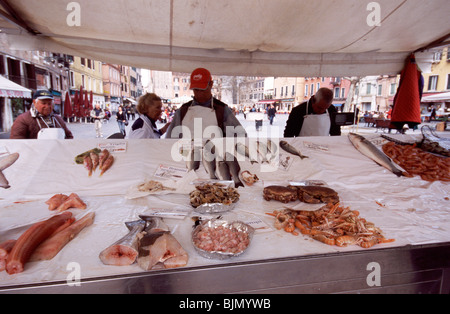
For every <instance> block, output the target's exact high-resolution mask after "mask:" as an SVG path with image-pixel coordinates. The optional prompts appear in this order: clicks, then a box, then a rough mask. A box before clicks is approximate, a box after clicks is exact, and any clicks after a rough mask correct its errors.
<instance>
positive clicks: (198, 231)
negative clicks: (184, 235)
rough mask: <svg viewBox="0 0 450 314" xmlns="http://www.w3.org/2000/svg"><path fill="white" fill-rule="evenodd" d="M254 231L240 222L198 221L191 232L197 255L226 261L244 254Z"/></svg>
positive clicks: (220, 220)
mask: <svg viewBox="0 0 450 314" xmlns="http://www.w3.org/2000/svg"><path fill="white" fill-rule="evenodd" d="M254 232H255V230H254V229H253V228H252V227H251V226H249V225H247V224H246V223H244V222H242V221H232V222H229V221H226V220H222V219H210V220H205V221H200V223H199V224H198V225H197V226H196V227H195V228H194V230H193V232H192V237H191V241H192V245H193V246H194V248H195V250H196V251H197V253H198V254H199V255H201V256H203V257H206V258H209V259H220V260H224V259H228V258H231V257H236V256H239V255H241V254H242V253H244V252H245V251H246V250H247V248H248V247H249V245H250V242H251V240H252V237H253V234H254Z"/></svg>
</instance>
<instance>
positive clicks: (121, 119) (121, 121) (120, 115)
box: [116, 106, 128, 138]
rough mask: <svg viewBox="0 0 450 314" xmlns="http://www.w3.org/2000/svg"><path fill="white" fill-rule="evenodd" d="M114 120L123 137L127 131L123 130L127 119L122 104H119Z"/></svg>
mask: <svg viewBox="0 0 450 314" xmlns="http://www.w3.org/2000/svg"><path fill="white" fill-rule="evenodd" d="M116 120H117V124H118V125H119V130H120V133H122V135H123V137H124V138H125V136H126V135H127V133H126V132H125V127H126V126H127V125H128V120H127V116H126V114H125V112H124V111H123V107H122V106H119V109H118V111H117V112H116Z"/></svg>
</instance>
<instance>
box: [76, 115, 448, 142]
mask: <svg viewBox="0 0 450 314" xmlns="http://www.w3.org/2000/svg"><path fill="white" fill-rule="evenodd" d="M237 118H238V120H239V121H240V122H241V124H242V126H243V127H244V128H245V130H246V131H247V134H248V136H249V137H252V138H255V137H262V138H264V137H272V138H276V137H280V138H281V137H283V132H284V127H285V125H286V120H287V118H288V115H287V114H278V115H277V116H276V118H275V120H274V122H273V125H270V124H269V121H268V120H267V117H266V116H265V119H264V120H263V126H262V128H261V130H259V131H257V130H256V126H255V121H254V120H249V119H244V115H243V114H239V115H237ZM136 119H137V116H136ZM134 121H135V120H130V123H129V125H128V126H127V127H126V133H127V134H129V132H130V130H131V125H132V124H133V122H134ZM436 123H437V122H434V121H433V122H431V123H423V124H421V125H419V129H418V130H415V131H414V130H407V132H406V134H420V128H421V126H422V125H430V126H431V127H432V128H434V127H435V125H436ZM163 125H164V124H162V123H157V126H158V127H162V126H163ZM68 127H69V129H70V130H71V131H72V133H73V135H74V138H76V139H88V138H95V127H94V123H85V122H76V123H68ZM117 132H119V126H118V125H117V122H116V121H115V119H114V118H113V119H112V120H110V121H108V122H105V123H103V125H102V133H103V136H104V137H105V138H107V137H108V136H110V135H112V134H114V133H117ZM348 132H357V133H360V134H370V133H376V132H378V133H382V131H380V130H377V129H376V128H373V127H366V126H365V124H364V123H359V124H358V126H357V127H356V126H346V127H342V133H343V134H346V133H348ZM391 133H392V134H395V133H396V132H395V131H393V132H391ZM436 133H437V134H438V135H440V136H445V137H450V132H448V131H444V132H436Z"/></svg>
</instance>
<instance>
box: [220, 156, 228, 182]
mask: <svg viewBox="0 0 450 314" xmlns="http://www.w3.org/2000/svg"><path fill="white" fill-rule="evenodd" d="M217 170H218V171H219V175H220V177H221V178H222V180H226V181H229V180H231V173H230V168H229V167H228V164H227V163H226V162H225V160H220V161H218V162H217Z"/></svg>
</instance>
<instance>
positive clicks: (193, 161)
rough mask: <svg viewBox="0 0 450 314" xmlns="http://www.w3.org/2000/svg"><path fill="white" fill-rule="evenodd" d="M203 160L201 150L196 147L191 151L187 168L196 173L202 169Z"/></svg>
mask: <svg viewBox="0 0 450 314" xmlns="http://www.w3.org/2000/svg"><path fill="white" fill-rule="evenodd" d="M201 160H202V152H201V148H200V147H197V146H194V147H192V148H191V149H190V151H189V156H188V159H187V160H186V167H187V168H188V170H189V171H191V170H194V171H196V170H197V169H198V168H200V161H201Z"/></svg>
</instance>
